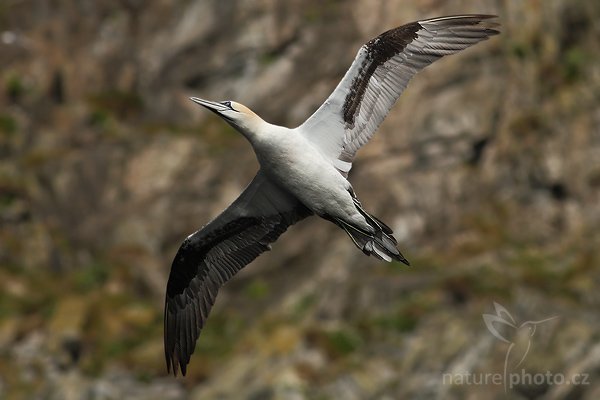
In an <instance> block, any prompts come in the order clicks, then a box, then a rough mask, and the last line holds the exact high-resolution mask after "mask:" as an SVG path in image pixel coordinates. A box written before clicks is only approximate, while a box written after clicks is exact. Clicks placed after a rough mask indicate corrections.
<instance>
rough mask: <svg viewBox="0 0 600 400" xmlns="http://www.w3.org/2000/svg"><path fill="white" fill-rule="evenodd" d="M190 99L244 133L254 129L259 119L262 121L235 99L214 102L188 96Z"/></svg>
mask: <svg viewBox="0 0 600 400" xmlns="http://www.w3.org/2000/svg"><path fill="white" fill-rule="evenodd" d="M190 100H192V101H193V102H194V103H197V104H200V105H201V106H204V107H206V108H208V109H209V110H210V111H212V112H214V113H215V114H217V115H218V116H219V117H221V118H223V119H224V120H225V121H227V123H229V124H230V125H231V126H233V127H234V128H236V129H237V130H239V131H240V132H242V133H243V134H245V135H247V134H248V133H251V132H253V131H255V130H256V127H257V124H258V123H259V121H262V120H261V119H260V117H259V116H258V115H256V114H255V113H254V112H252V110H250V109H249V108H248V107H246V106H245V105H243V104H240V103H236V102H235V101H221V102H216V101H209V100H203V99H199V98H198V97H190Z"/></svg>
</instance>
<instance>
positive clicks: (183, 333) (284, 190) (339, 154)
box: [164, 15, 499, 375]
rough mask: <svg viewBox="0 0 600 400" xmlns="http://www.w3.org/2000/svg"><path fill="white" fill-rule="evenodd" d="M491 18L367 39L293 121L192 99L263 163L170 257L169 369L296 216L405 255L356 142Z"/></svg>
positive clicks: (429, 24) (484, 34)
mask: <svg viewBox="0 0 600 400" xmlns="http://www.w3.org/2000/svg"><path fill="white" fill-rule="evenodd" d="M493 18H496V17H495V16H492V15H458V16H448V17H441V18H434V19H427V20H423V21H416V22H412V23H409V24H406V25H403V26H400V27H398V28H394V29H391V30H389V31H387V32H384V33H382V34H381V35H379V36H377V37H376V38H374V39H372V40H370V41H369V42H367V43H366V44H365V45H363V46H362V47H361V48H360V50H359V51H358V54H357V55H356V58H355V59H354V62H353V63H352V65H351V66H350V69H349V70H348V71H347V72H346V74H345V75H344V77H343V78H342V80H341V82H340V83H339V84H338V86H337V87H336V88H335V90H334V91H333V93H331V95H330V96H329V98H328V99H327V100H325V102H324V103H323V104H322V105H321V107H319V109H318V110H317V111H316V112H315V113H314V114H313V115H312V116H311V117H310V118H308V119H307V120H306V121H305V122H304V123H303V124H302V125H300V126H299V127H297V128H294V129H289V128H285V127H282V126H277V125H272V124H270V123H268V122H265V121H264V120H263V119H261V118H260V117H259V116H258V115H256V114H255V113H254V112H252V111H251V110H250V109H249V108H247V107H245V106H243V105H242V104H239V103H236V102H234V101H223V102H213V101H208V100H202V99H199V98H196V97H192V98H191V100H192V101H194V102H196V103H198V104H200V105H202V106H204V107H206V108H208V109H209V110H210V111H212V112H214V113H215V114H217V115H218V116H220V117H221V118H223V119H224V120H225V121H226V122H227V123H229V124H230V125H231V126H233V127H234V128H235V129H236V130H238V131H239V132H240V133H241V134H242V135H244V137H246V139H247V140H248V141H249V142H250V144H251V145H252V148H253V149H254V152H255V153H256V157H257V158H258V161H259V163H260V169H259V171H258V173H257V174H256V176H255V177H254V179H253V180H252V182H251V183H250V184H249V185H248V186H247V187H246V189H245V190H244V191H243V193H242V194H241V195H240V196H239V197H238V198H237V199H236V200H235V201H234V202H233V203H232V204H231V205H230V206H229V207H228V208H227V209H226V210H225V211H223V213H221V214H220V215H219V216H218V217H216V218H215V219H214V220H212V221H211V222H210V223H208V224H207V225H206V226H204V227H203V228H202V229H200V230H198V231H197V232H195V233H193V234H191V235H190V236H188V237H187V239H185V241H184V242H183V244H182V245H181V247H180V248H179V250H178V251H177V254H176V255H175V259H174V260H173V264H172V267H171V273H170V275H169V281H168V284H167V293H166V300H165V313H164V346H165V357H166V361H167V369H168V371H169V372H171V371H172V372H173V373H174V374H175V375H177V371H178V369H181V372H182V374H183V375H185V373H186V367H187V364H188V363H189V361H190V357H191V355H192V353H193V352H194V348H195V345H196V340H197V339H198V336H199V335H200V330H201V329H202V327H203V326H204V323H205V322H206V318H207V317H208V314H209V312H210V309H211V307H212V305H213V304H214V301H215V298H216V296H217V291H218V290H219V288H220V287H221V285H223V284H224V283H225V282H227V281H228V280H229V279H230V278H231V277H232V276H233V275H235V273H236V272H238V271H239V270H240V269H242V268H243V267H244V266H246V265H247V264H249V263H250V262H251V261H252V260H254V259H255V258H256V257H258V255H260V254H261V253H262V252H264V251H266V250H269V249H270V243H272V242H274V241H275V240H277V238H278V237H279V236H280V235H281V234H282V233H283V232H284V231H285V230H286V229H287V228H288V227H289V226H290V225H293V224H294V223H296V222H298V221H300V220H301V219H303V218H306V217H308V216H311V215H314V214H316V215H318V216H320V217H322V218H324V219H326V220H329V221H331V222H333V223H334V224H336V225H338V226H339V227H340V228H342V229H344V230H345V231H346V233H347V234H348V235H349V236H350V238H351V239H352V241H353V242H354V244H355V245H356V246H357V247H358V248H359V249H361V250H362V251H363V253H365V254H366V255H374V256H375V257H378V258H380V259H382V260H386V261H391V260H397V261H400V262H403V263H405V264H407V265H408V261H407V260H406V259H405V258H404V256H403V255H402V254H401V253H400V251H399V250H398V249H397V248H396V245H397V242H396V239H394V237H393V236H392V230H391V229H390V228H389V227H388V226H387V225H386V224H384V223H383V222H381V221H380V220H379V219H377V218H376V217H374V216H372V215H370V214H369V213H367V212H366V211H365V210H364V208H363V207H362V205H361V203H360V201H359V200H358V198H357V196H356V194H355V193H354V191H353V189H352V185H350V182H348V180H347V177H348V172H349V171H350V168H351V167H352V160H353V159H354V156H355V154H356V152H357V151H358V149H360V148H361V147H362V146H363V145H364V144H366V143H367V142H368V141H369V139H370V138H371V137H372V136H373V134H374V133H375V130H376V129H377V127H378V126H379V125H380V124H381V122H382V121H383V120H384V118H385V117H386V115H387V113H388V112H389V110H390V108H391V107H392V106H393V105H394V103H395V102H396V100H397V99H398V97H399V96H400V94H401V93H402V91H403V90H404V89H405V88H406V85H407V84H408V81H409V80H410V79H411V78H412V77H413V75H415V74H416V73H417V72H418V71H420V70H421V69H423V68H424V67H426V66H427V65H429V64H431V63H432V62H434V61H435V60H437V59H439V58H441V57H443V56H445V55H448V54H453V53H456V52H458V51H460V50H463V49H465V48H467V47H469V46H472V45H474V44H475V43H477V42H480V41H482V40H485V39H487V38H488V37H490V36H492V35H496V34H498V33H499V32H498V31H497V30H496V29H494V28H496V27H498V24H497V23H496V22H494V20H493Z"/></svg>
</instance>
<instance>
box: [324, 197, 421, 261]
mask: <svg viewBox="0 0 600 400" xmlns="http://www.w3.org/2000/svg"><path fill="white" fill-rule="evenodd" d="M357 208H358V209H359V210H360V212H361V214H363V215H364V216H365V219H366V220H367V222H368V223H369V225H371V226H372V227H373V229H374V230H375V231H374V232H365V231H364V230H362V229H360V228H357V227H355V226H353V225H350V224H349V223H347V222H345V221H342V220H341V219H338V218H333V219H331V220H332V221H333V222H334V223H335V224H337V225H338V226H339V227H340V228H342V229H344V230H345V231H346V233H347V234H348V236H350V238H351V239H352V241H353V242H354V244H355V245H356V247H358V248H359V249H361V250H362V251H363V253H365V254H366V255H368V256H370V255H373V256H375V257H377V258H379V259H380V260H385V261H388V262H390V261H392V260H396V261H400V262H402V263H404V264H406V265H410V263H409V262H408V260H407V259H406V258H405V257H404V256H403V255H402V253H400V251H399V250H398V249H397V248H396V244H397V241H396V239H395V238H394V237H393V236H392V230H391V229H390V228H389V227H388V226H387V225H385V224H384V223H383V222H381V221H380V220H379V219H377V218H375V217H373V216H371V215H369V214H367V213H366V212H365V211H364V210H363V209H362V208H360V207H358V206H357Z"/></svg>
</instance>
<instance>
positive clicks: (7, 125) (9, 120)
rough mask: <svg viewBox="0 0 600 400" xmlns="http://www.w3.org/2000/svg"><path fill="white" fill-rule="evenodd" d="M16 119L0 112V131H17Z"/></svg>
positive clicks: (8, 132) (6, 133) (6, 132)
mask: <svg viewBox="0 0 600 400" xmlns="http://www.w3.org/2000/svg"><path fill="white" fill-rule="evenodd" d="M17 128H18V126H17V121H16V120H15V119H14V118H13V117H12V116H11V115H9V114H0V132H1V133H3V134H5V135H12V134H14V133H16V132H17Z"/></svg>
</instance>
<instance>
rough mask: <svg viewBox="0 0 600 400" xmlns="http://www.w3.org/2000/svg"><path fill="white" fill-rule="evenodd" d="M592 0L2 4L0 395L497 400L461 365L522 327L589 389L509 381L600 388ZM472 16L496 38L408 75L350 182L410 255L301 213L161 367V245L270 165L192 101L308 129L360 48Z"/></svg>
mask: <svg viewBox="0 0 600 400" xmlns="http://www.w3.org/2000/svg"><path fill="white" fill-rule="evenodd" d="M599 4H600V3H598V2H596V1H592V0H589V1H585V0H575V1H573V0H551V1H544V2H533V1H518V0H514V1H506V2H496V1H491V0H490V1H485V0H469V1H463V2H460V4H459V3H457V2H438V1H433V0H420V1H414V2H401V1H389V2H376V1H371V0H353V1H345V2H342V1H329V2H321V1H316V0H311V1H299V0H298V1H297V0H294V1H286V2H277V1H269V0H265V1H255V2H248V1H239V0H236V1H227V2H223V1H216V0H214V1H184V2H176V3H174V2H167V1H159V0H152V1H144V2H142V1H137V0H122V1H103V2H94V1H63V2H58V3H56V2H48V1H36V2H7V3H6V4H3V5H0V65H2V68H1V69H0V154H1V155H2V157H0V218H1V220H0V221H1V223H0V266H1V269H0V397H4V396H7V397H8V398H11V396H13V397H19V396H21V397H39V396H41V395H42V394H43V395H47V396H49V398H90V399H112V398H115V399H116V398H144V399H147V398H161V399H162V398H173V399H178V398H186V397H190V398H198V399H200V398H240V397H241V398H252V399H259V398H260V399H263V398H265V399H270V398H290V399H296V398H348V399H353V398H355V399H363V398H456V399H461V398H481V397H493V398H505V396H506V394H505V387H504V385H503V384H502V383H500V384H498V383H496V382H491V383H490V382H487V383H481V382H479V383H477V382H473V381H466V378H464V377H465V376H470V377H471V378H475V377H479V376H482V375H485V374H502V373H503V372H504V362H505V356H506V354H507V349H508V347H509V346H510V344H511V343H518V345H517V344H515V346H514V348H515V349H516V348H521V347H522V346H523V343H530V349H529V351H528V352H527V354H526V357H525V358H524V359H523V362H522V363H521V364H519V367H518V368H517V369H515V371H519V370H521V369H522V370H523V371H525V373H530V374H532V375H535V374H538V373H544V374H545V373H546V372H548V371H549V372H550V373H551V374H553V375H552V376H553V377H556V376H558V374H562V376H563V377H565V379H569V378H573V377H575V376H579V377H581V376H587V380H586V382H588V383H581V384H571V385H565V384H562V385H561V384H558V383H555V381H550V382H549V381H548V380H544V381H543V382H542V383H537V382H535V383H527V382H526V381H524V380H523V379H521V380H520V381H519V382H517V383H515V384H514V385H511V387H510V388H508V389H507V390H509V392H507V393H508V396H509V397H511V398H545V399H560V398H583V399H594V398H597V397H598V393H600V385H599V384H598V382H600V379H599V377H600V374H599V372H598V371H600V351H599V350H598V346H597V339H598V335H599V334H600V328H599V323H598V319H597V310H598V306H599V305H600V297H599V296H598V294H597V291H596V290H595V289H596V287H597V285H598V283H600V268H599V267H600V265H599V264H600V251H599V248H600V247H599V246H600V231H599V230H598V226H599V225H600V206H599V204H600V107H598V104H599V97H598V93H600V63H599V62H598V61H599V59H598V58H599V56H598V54H600V44H599V43H600V41H599V40H598V39H599V38H600V30H599V29H600V28H599V26H598V21H599V20H600V5H599ZM464 12H479V13H490V14H498V15H499V16H500V22H501V24H502V34H501V35H500V36H498V37H495V38H493V39H492V40H490V41H488V42H485V43H483V44H480V45H478V46H476V47H475V48H473V49H469V50H467V51H465V52H463V53H461V54H459V55H455V56H452V57H449V58H447V59H444V60H441V61H438V62H437V63H435V64H434V65H433V66H431V67H429V68H428V69H426V70H425V71H423V72H422V73H420V74H418V75H417V77H416V78H415V79H414V80H413V81H412V83H411V84H410V85H409V88H408V89H407V90H406V91H405V93H404V95H403V96H402V98H401V99H400V100H399V102H398V104H397V105H396V106H395V107H394V108H393V109H392V112H391V113H390V115H389V117H388V118H387V119H386V121H385V122H384V124H383V125H382V126H381V127H380V129H379V132H378V134H377V135H376V136H375V138H374V140H373V141H372V142H371V143H370V144H369V145H368V146H367V147H365V148H364V149H363V150H362V151H361V152H360V153H359V156H358V159H357V161H356V162H355V165H354V168H353V170H352V172H351V176H350V180H351V181H352V183H353V185H354V187H355V190H356V192H357V193H358V195H359V196H360V198H361V200H362V202H363V204H364V205H365V207H366V208H367V209H368V210H369V211H372V212H373V213H374V214H375V215H377V216H379V217H381V219H383V220H384V221H387V222H388V223H389V225H390V226H391V227H392V228H393V229H394V230H395V232H396V237H397V238H398V239H399V240H400V246H401V249H402V250H403V253H404V254H405V255H406V256H407V258H409V260H411V262H412V264H413V265H414V267H412V268H410V269H407V268H403V267H400V266H398V265H391V266H390V265H384V264H381V263H379V262H377V261H376V260H374V259H371V258H366V257H363V256H362V255H361V254H360V252H357V250H356V249H355V248H354V246H353V245H352V243H351V242H350V241H349V240H348V238H347V237H346V235H345V234H344V233H343V232H341V231H340V230H338V229H337V228H336V227H334V226H333V225H331V224H328V223H326V222H325V221H320V220H317V219H316V218H314V219H312V220H307V221H305V222H302V223H300V224H299V225H298V226H296V227H293V228H291V229H290V232H289V233H288V234H286V235H283V236H282V238H281V239H280V241H279V242H278V243H277V244H276V245H275V246H274V251H273V252H272V253H270V254H266V255H264V256H262V257H261V258H260V259H258V260H257V261H256V262H255V263H253V264H252V265H251V266H250V267H249V268H246V269H245V270H243V271H242V272H241V273H240V274H239V275H238V276H237V277H236V278H235V279H234V280H233V281H232V282H230V283H229V284H228V285H227V286H226V287H225V288H223V289H222V290H221V293H220V295H219V298H218V299H219V300H218V301H217V304H216V306H215V309H214V311H213V313H212V315H211V317H210V318H209V321H208V324H207V327H206V328H205V331H204V332H203V334H202V335H201V338H200V341H199V343H198V347H197V349H196V354H195V356H194V358H193V359H192V365H191V367H190V369H191V371H190V376H189V377H188V378H186V380H185V381H176V380H174V379H167V378H165V377H164V373H165V371H164V366H163V361H162V353H161V351H162V348H161V344H160V343H161V340H162V326H161V324H162V317H161V313H162V304H163V303H162V302H163V295H164V286H165V284H166V277H167V274H168V270H169V266H170V262H171V259H172V257H173V255H174V253H175V251H176V249H177V247H178V246H179V243H180V242H181V240H182V239H183V238H184V237H185V236H187V235H188V234H189V233H191V232H193V231H194V230H196V229H198V228H199V227H200V226H202V225H203V224H205V223H206V222H207V221H208V220H210V218H212V217H214V216H215V215H217V214H218V213H219V212H220V211H221V210H222V209H223V208H224V207H225V206H226V205H228V204H229V203H230V202H231V201H232V200H233V199H234V198H235V197H236V196H237V195H238V194H239V192H240V191H241V190H242V188H243V187H244V186H245V185H246V184H247V183H248V182H249V181H250V179H251V178H252V176H253V175H254V173H255V171H256V169H257V163H256V161H255V160H254V156H253V154H252V152H251V149H250V147H249V146H248V145H247V143H245V142H244V139H243V138H242V137H241V136H240V135H238V134H237V133H236V132H234V131H232V130H231V129H230V128H229V127H228V126H227V125H226V124H224V123H222V122H221V121H219V120H217V119H216V118H215V117H214V116H212V115H209V113H206V112H205V111H203V110H201V109H199V108H198V107H197V106H195V105H194V104H193V103H191V102H190V101H188V100H187V98H188V97H189V96H192V95H196V96H201V97H204V98H209V99H215V100H220V99H235V100H237V101H240V102H242V103H244V104H246V105H248V106H249V107H251V108H252V109H253V110H254V111H256V112H257V113H258V114H260V115H261V116H263V117H264V118H265V119H266V120H268V121H270V122H273V123H279V124H285V125H289V126H293V125H296V124H299V123H301V122H302V121H303V120H304V119H305V118H306V117H307V116H308V115H310V113H311V112H313V111H314V110H315V109H316V108H317V107H318V106H319V105H320V103H321V102H322V101H323V99H325V98H326V97H327V95H328V94H329V93H330V91H331V90H332V89H333V88H334V87H335V85H336V84H337V82H338V81H339V79H340V78H341V76H342V75H343V74H344V72H345V71H346V69H347V67H348V66H349V65H350V63H351V61H352V59H353V57H354V55H355V52H356V51H357V49H358V47H359V46H360V45H361V44H362V43H364V42H365V41H366V40H368V39H370V38H371V37H374V36H375V35H377V34H378V33H380V32H381V31H383V30H385V29H388V28H391V27H394V26H397V25H398V24H401V23H405V22H410V21H413V20H416V19H420V18H425V17H433V16H438V15H445V14H458V13H464ZM494 302H497V303H499V304H502V305H503V306H504V307H506V309H507V310H509V311H510V314H511V318H512V322H511V324H506V323H502V322H499V324H500V325H502V326H503V328H502V329H505V330H506V332H505V331H504V330H503V331H502V334H503V335H504V336H503V337H504V338H505V339H506V340H507V342H503V341H501V340H498V339H497V338H496V337H495V336H494V335H492V333H491V332H490V331H489V330H488V329H487V328H486V325H485V324H484V321H483V319H482V314H486V313H487V314H490V313H491V314H494ZM549 316H558V318H556V319H554V320H552V321H550V322H548V323H547V324H541V325H539V326H538V327H537V328H536V331H535V334H534V335H533V336H532V335H531V333H530V332H529V331H527V332H529V333H528V334H524V333H523V332H524V331H522V330H521V329H520V328H521V327H522V324H523V323H525V322H527V321H536V320H542V319H544V318H546V317H549ZM504 317H505V318H504V319H503V321H504V322H506V321H507V319H506V318H507V317H506V315H504ZM508 321H511V320H510V319H508ZM511 325H514V326H511ZM527 326H528V325H524V326H523V327H527ZM499 329H500V328H499ZM511 329H512V330H513V331H514V332H513V331H511ZM528 335H529V336H528ZM515 351H516V350H515ZM515 365H517V363H514V364H512V365H509V367H514V366H515ZM514 368H516V367H514ZM511 371H512V370H510V368H509V370H508V372H511ZM515 371H513V372H515ZM469 374H470V375H469ZM509 376H510V375H509ZM463 378H464V379H463ZM461 379H462V380H461ZM219 396H220V397H219Z"/></svg>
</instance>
